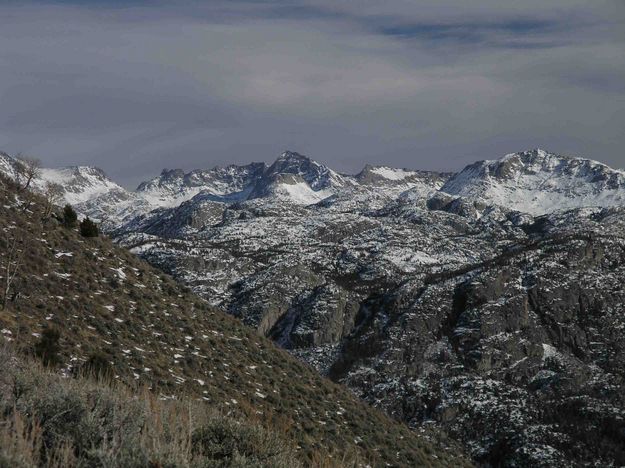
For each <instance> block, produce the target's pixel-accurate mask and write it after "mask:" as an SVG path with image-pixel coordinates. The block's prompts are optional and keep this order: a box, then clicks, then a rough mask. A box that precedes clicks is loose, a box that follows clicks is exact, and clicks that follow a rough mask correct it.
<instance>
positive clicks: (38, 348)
mask: <svg viewBox="0 0 625 468" xmlns="http://www.w3.org/2000/svg"><path fill="white" fill-rule="evenodd" d="M60 338H61V334H60V333H59V332H58V330H55V329H54V328H45V329H44V330H43V332H42V333H41V337H40V338H39V341H38V342H37V343H35V355H36V356H37V357H39V359H41V362H42V363H43V365H44V366H51V367H55V366H58V365H59V364H60V363H61V357H60V356H59V351H60V350H61V347H60V346H59V340H60Z"/></svg>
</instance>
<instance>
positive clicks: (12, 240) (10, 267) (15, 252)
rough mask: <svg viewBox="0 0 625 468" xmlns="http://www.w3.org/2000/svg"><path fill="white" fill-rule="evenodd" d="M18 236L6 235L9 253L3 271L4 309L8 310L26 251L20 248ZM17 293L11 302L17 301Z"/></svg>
mask: <svg viewBox="0 0 625 468" xmlns="http://www.w3.org/2000/svg"><path fill="white" fill-rule="evenodd" d="M18 247H19V246H18V242H17V236H15V235H14V236H10V235H9V233H8V232H7V234H6V249H7V253H6V256H5V258H4V265H2V270H3V273H4V296H3V297H2V309H1V310H4V309H6V306H7V302H8V300H9V294H10V293H11V287H12V286H13V283H14V281H15V277H16V276H17V273H18V272H19V271H20V269H21V268H22V258H23V257H24V249H19V248H18ZM15 297H17V293H14V294H13V296H12V299H11V300H15Z"/></svg>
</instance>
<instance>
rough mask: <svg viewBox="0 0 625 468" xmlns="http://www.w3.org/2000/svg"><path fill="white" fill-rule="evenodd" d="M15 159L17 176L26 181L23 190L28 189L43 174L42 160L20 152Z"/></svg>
mask: <svg viewBox="0 0 625 468" xmlns="http://www.w3.org/2000/svg"><path fill="white" fill-rule="evenodd" d="M15 160H16V161H17V166H16V170H17V176H18V178H19V180H20V181H23V182H24V186H23V187H22V190H26V189H28V187H30V183H31V182H32V181H33V180H34V179H37V178H39V176H40V175H41V161H39V159H35V158H30V157H28V156H23V155H21V154H18V155H17V156H16V157H15Z"/></svg>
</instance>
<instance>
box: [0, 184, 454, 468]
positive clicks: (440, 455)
mask: <svg viewBox="0 0 625 468" xmlns="http://www.w3.org/2000/svg"><path fill="white" fill-rule="evenodd" d="M48 208H49V207H48V206H47V203H46V200H45V199H44V198H41V197H39V196H37V195H34V194H32V193H30V192H28V191H24V190H20V188H19V187H18V186H17V185H15V184H14V183H13V182H11V181H9V180H8V179H1V180H0V268H1V276H2V278H1V285H2V291H1V292H2V299H4V300H5V302H6V307H5V308H4V310H2V311H0V331H1V334H2V335H3V336H4V338H5V341H6V342H8V343H9V346H11V347H12V349H14V350H15V351H16V352H17V353H18V355H20V356H23V355H26V354H39V355H44V356H48V358H47V361H48V362H49V363H50V364H51V365H52V366H53V370H54V371H55V372H56V373H58V374H62V375H65V380H66V381H70V380H73V379H76V377H75V376H76V375H80V374H81V371H82V370H85V369H90V368H92V367H93V364H94V363H98V369H105V370H107V372H110V374H111V375H112V376H113V377H112V378H113V380H114V381H117V382H119V383H118V384H116V385H117V386H120V385H122V386H124V388H128V389H130V390H129V391H136V390H137V389H140V388H144V389H146V390H147V391H149V392H150V394H151V395H153V396H154V398H156V399H157V400H158V401H173V400H178V399H180V398H186V399H188V400H189V401H191V400H193V401H196V402H199V403H201V404H203V405H206V407H207V408H210V409H211V411H218V412H220V414H224V415H226V416H228V417H232V418H237V420H244V421H247V422H248V423H249V424H252V425H256V426H259V427H264V428H266V430H267V431H269V433H275V434H276V438H279V439H280V440H284V441H285V446H286V447H289V446H292V447H293V451H292V457H293V460H294V461H293V464H294V465H295V464H296V462H298V463H302V464H304V465H314V466H319V465H328V466H332V465H337V466H340V465H346V464H362V465H371V466H385V465H386V466H449V465H455V466H458V465H462V464H464V463H466V462H465V459H464V458H463V457H462V456H461V455H459V454H458V452H457V451H456V450H455V449H449V448H448V449H442V448H439V443H438V442H436V443H435V442H432V439H438V438H439V437H441V436H440V434H417V433H415V432H413V431H410V430H409V429H407V428H406V427H405V426H403V425H401V424H398V423H396V422H393V421H391V420H390V419H388V418H387V417H386V416H384V415H383V414H382V413H381V412H379V411H377V410H375V409H372V408H370V407H368V406H367V405H366V404H364V403H362V402H360V401H359V400H358V399H356V398H355V397H354V396H352V394H351V393H350V392H349V391H348V390H346V389H344V388H343V387H341V386H339V385H336V384H333V383H331V382H330V381H329V380H326V379H324V378H322V377H320V376H318V375H317V374H316V373H315V372H314V371H313V370H312V369H310V368H309V367H307V366H306V365H304V364H302V363H300V362H298V361H297V360H295V358H293V357H291V356H290V355H289V354H288V353H286V352H285V351H282V350H280V349H278V348H277V347H276V346H274V345H273V344H272V343H271V342H270V341H269V340H267V339H265V338H262V337H259V336H258V335H257V334H256V333H255V332H254V331H253V330H251V329H248V328H246V327H245V326H243V325H242V324H240V323H239V322H238V321H237V320H236V319H234V318H232V317H230V316H228V315H226V314H224V313H222V312H220V311H218V310H215V309H213V308H211V307H210V306H208V305H207V304H206V302H204V301H203V300H202V299H200V298H198V297H197V296H195V295H193V294H192V293H191V292H189V291H188V290H185V289H183V288H182V287H181V286H180V285H179V284H177V283H176V282H175V281H174V280H172V279H171V278H169V277H168V276H165V275H164V274H163V273H161V272H160V271H158V270H156V269H154V268H152V267H151V266H149V265H148V264H147V263H146V262H144V261H142V260H140V259H138V258H137V257H135V256H134V255H132V254H131V253H129V252H128V251H126V250H124V249H121V248H119V247H117V246H115V245H114V244H113V243H112V242H110V241H109V240H108V239H106V238H101V237H82V236H81V235H80V233H79V232H78V230H77V229H76V228H68V227H65V226H64V225H62V223H61V222H60V221H59V219H61V216H62V215H61V213H55V212H54V211H53V212H52V213H51V214H49V215H48V213H47V211H48V210H47V209H48ZM7 286H8V287H7ZM50 330H52V332H51V331H50ZM57 334H58V339H57ZM57 347H58V349H56V348H57ZM46 353H47V354H46ZM51 355H53V358H51V357H50V356H51ZM57 356H58V359H57ZM90 366H91V367H90ZM35 380H36V379H35ZM41 382H42V385H46V386H51V387H54V386H57V385H61V383H59V382H62V380H54V379H43V378H42V380H41ZM112 388H113V390H111V391H114V388H115V386H114V387H112ZM51 391H52V389H51ZM16 392H17V393H16ZM8 393H9V394H10V395H11V398H14V399H17V400H18V401H13V402H12V405H13V407H14V408H18V407H19V406H20V402H19V396H20V393H19V391H18V390H12V391H10V392H8ZM3 398H5V397H4V396H3ZM68 398H69V397H68ZM120 398H122V397H120ZM83 401H88V399H87V400H84V399H83ZM3 404H4V405H5V408H6V407H7V406H6V401H4V402H3ZM86 406H87V407H88V406H89V405H86ZM70 408H71V405H70ZM31 416H32V415H31ZM35 417H37V415H35ZM42 417H43V416H42ZM185 417H187V416H185ZM66 418H67V413H63V414H62V415H61V416H57V415H50V414H48V419H45V418H44V419H43V420H41V421H39V425H40V426H41V427H42V428H43V430H52V431H54V430H55V425H56V424H57V423H58V422H59V421H66ZM67 424H70V426H71V421H70V423H67ZM102 424H111V422H110V421H105V420H104V419H103V420H102ZM68 444H69V442H68ZM70 445H71V444H70ZM450 445H451V444H450V443H447V444H446V446H448V447H449V446H450ZM73 450H75V451H76V450H78V451H79V448H76V447H74V449H73ZM44 452H45V451H44ZM289 453H291V452H289ZM75 455H76V456H79V455H80V453H75ZM153 455H154V457H156V458H155V459H152V458H150V457H148V458H147V460H150V463H151V465H150V466H166V463H163V462H162V460H159V459H158V452H157V451H155V452H154V454H153ZM146 463H147V462H146ZM220 463H221V464H220ZM263 463H264V464H265V465H266V466H275V465H274V464H273V463H272V462H271V460H269V459H268V460H267V461H266V462H263ZM263 463H261V464H263ZM226 464H227V463H226ZM183 465H184V464H183ZM223 465H224V463H222V462H219V461H218V462H216V466H223ZM107 466H108V465H107ZM167 466H169V465H167ZM202 466H212V465H210V464H209V465H202Z"/></svg>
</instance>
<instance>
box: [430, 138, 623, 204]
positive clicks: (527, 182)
mask: <svg viewBox="0 0 625 468" xmlns="http://www.w3.org/2000/svg"><path fill="white" fill-rule="evenodd" d="M441 191H443V192H446V193H449V194H451V195H456V196H461V197H465V198H470V199H473V200H477V201H480V202H483V203H485V204H487V205H493V204H494V205H500V206H502V207H505V208H508V209H512V210H516V211H522V212H525V213H530V214H533V215H541V214H546V213H551V212H554V211H559V210H568V209H574V208H581V207H588V206H601V207H605V206H618V205H623V204H625V171H621V170H616V169H612V168H610V167H608V166H606V165H605V164H602V163H600V162H597V161H592V160H590V159H583V158H571V157H565V156H559V155H556V154H554V153H549V152H546V151H544V150H541V149H536V150H532V151H524V152H522V153H514V154H508V155H506V156H504V157H503V158H501V159H497V160H493V161H479V162H476V163H474V164H471V165H469V166H467V167H466V168H465V169H463V170H462V171H460V172H459V173H458V174H456V175H455V176H453V177H452V178H451V179H449V180H448V181H447V183H445V185H444V186H443V187H442V188H441Z"/></svg>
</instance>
